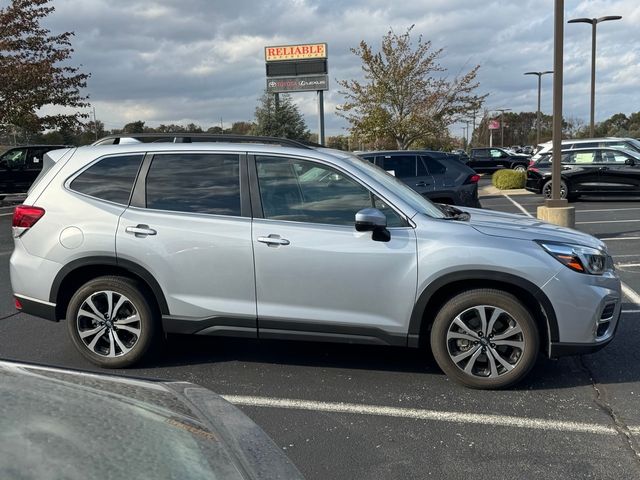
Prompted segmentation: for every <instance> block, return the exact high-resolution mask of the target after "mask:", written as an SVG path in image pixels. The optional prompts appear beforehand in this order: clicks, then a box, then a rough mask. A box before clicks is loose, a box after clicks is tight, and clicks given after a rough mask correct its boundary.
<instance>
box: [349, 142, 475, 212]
mask: <svg viewBox="0 0 640 480" xmlns="http://www.w3.org/2000/svg"><path fill="white" fill-rule="evenodd" d="M359 156H360V157H361V158H364V159H365V160H368V161H370V162H372V163H374V164H376V165H378V166H379V167H382V168H384V169H385V170H386V171H387V172H389V173H390V174H392V175H394V176H396V177H398V179H400V180H402V181H403V182H404V183H406V184H407V185H408V186H409V187H411V188H413V189H414V190H415V191H416V192H418V193H419V194H421V195H423V196H424V197H426V198H428V199H430V200H431V201H433V202H436V203H446V204H449V205H461V206H465V207H474V208H476V207H477V208H479V207H480V201H479V200H478V180H479V179H480V177H479V176H478V175H477V174H476V173H475V172H474V171H473V170H472V169H471V168H469V167H467V166H466V165H465V164H464V163H463V162H461V161H460V160H459V159H458V158H457V155H456V154H453V153H445V152H434V151H430V150H414V151H410V150H392V151H383V152H365V153H360V154H359Z"/></svg>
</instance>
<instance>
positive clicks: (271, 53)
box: [264, 43, 327, 62]
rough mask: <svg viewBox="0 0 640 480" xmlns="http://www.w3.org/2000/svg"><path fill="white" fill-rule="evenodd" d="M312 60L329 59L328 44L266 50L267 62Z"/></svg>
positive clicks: (283, 46)
mask: <svg viewBox="0 0 640 480" xmlns="http://www.w3.org/2000/svg"><path fill="white" fill-rule="evenodd" d="M312 58H327V44H326V43H305V44H302V45H281V46H276V47H265V48H264V59H265V61H267V62H281V61H286V60H309V59H312Z"/></svg>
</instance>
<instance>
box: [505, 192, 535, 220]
mask: <svg viewBox="0 0 640 480" xmlns="http://www.w3.org/2000/svg"><path fill="white" fill-rule="evenodd" d="M502 195H503V196H504V198H506V199H507V200H509V201H510V202H511V203H513V204H514V205H515V206H516V207H518V208H519V209H520V211H521V212H522V213H524V214H525V215H526V216H527V217H531V218H533V215H531V214H530V213H529V212H527V211H526V210H525V209H524V207H523V206H522V205H520V204H519V203H518V202H516V201H515V200H513V199H512V198H511V197H510V196H509V195H507V194H506V193H503V194H502Z"/></svg>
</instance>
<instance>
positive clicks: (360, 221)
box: [356, 208, 391, 242]
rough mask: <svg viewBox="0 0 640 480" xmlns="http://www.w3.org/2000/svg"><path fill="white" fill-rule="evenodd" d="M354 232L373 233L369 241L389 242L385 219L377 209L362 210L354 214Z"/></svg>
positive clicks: (389, 234)
mask: <svg viewBox="0 0 640 480" xmlns="http://www.w3.org/2000/svg"><path fill="white" fill-rule="evenodd" d="M356 230H357V231H358V232H373V233H372V235H371V239H372V240H374V241H376V242H388V241H389V240H391V233H390V232H389V230H387V217H386V216H385V214H384V213H382V212H381V211H380V210H378V209H377V208H364V209H362V210H360V211H359V212H358V213H356Z"/></svg>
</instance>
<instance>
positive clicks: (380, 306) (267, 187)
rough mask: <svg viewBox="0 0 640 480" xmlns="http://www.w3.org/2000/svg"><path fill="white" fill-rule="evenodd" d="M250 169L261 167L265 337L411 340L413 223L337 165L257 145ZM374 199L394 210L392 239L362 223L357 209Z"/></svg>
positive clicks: (259, 246)
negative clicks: (359, 227)
mask: <svg viewBox="0 0 640 480" xmlns="http://www.w3.org/2000/svg"><path fill="white" fill-rule="evenodd" d="M250 165H251V162H250ZM250 171H251V172H253V173H254V174H255V175H256V178H255V181H252V189H253V190H252V206H253V207H254V220H253V245H254V257H255V268H256V294H257V304H258V328H259V335H260V337H261V338H265V337H273V336H276V337H278V336H291V335H302V336H305V335H306V336H308V338H316V337H322V336H330V337H331V338H332V339H333V340H341V339H342V340H348V339H352V338H353V337H354V336H358V338H359V339H360V340H359V341H367V339H368V340H370V341H372V342H375V343H380V342H382V343H393V344H406V334H407V330H408V322H409V318H410V316H411V310H412V308H413V305H414V302H415V296H416V275H417V265H416V236H415V233H414V230H413V228H411V227H410V226H409V225H408V224H407V223H406V221H405V220H404V219H403V218H402V217H401V216H400V215H399V214H398V213H397V212H395V211H394V210H393V209H392V208H391V207H390V206H389V205H388V204H387V203H386V202H384V201H383V200H382V199H381V198H380V197H378V196H376V195H374V194H373V192H371V191H369V190H368V189H367V188H366V187H365V186H363V185H361V184H360V183H358V182H357V181H355V180H354V179H353V178H351V177H350V176H349V175H348V174H346V173H345V172H343V171H340V170H338V169H336V168H334V167H330V166H328V165H325V164H322V163H318V162H315V161H310V160H306V159H298V158H293V157H285V156H262V155H257V156H256V157H255V170H252V169H251V167H250ZM370 207H376V208H378V209H380V210H381V211H383V212H384V213H385V215H386V216H387V221H388V227H389V231H390V232H391V240H390V241H389V242H382V241H374V240H373V239H372V234H371V232H357V231H356V230H355V228H354V220H355V214H356V212H358V211H359V210H361V209H363V208H370ZM303 332H304V333H303ZM310 332H312V333H310Z"/></svg>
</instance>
